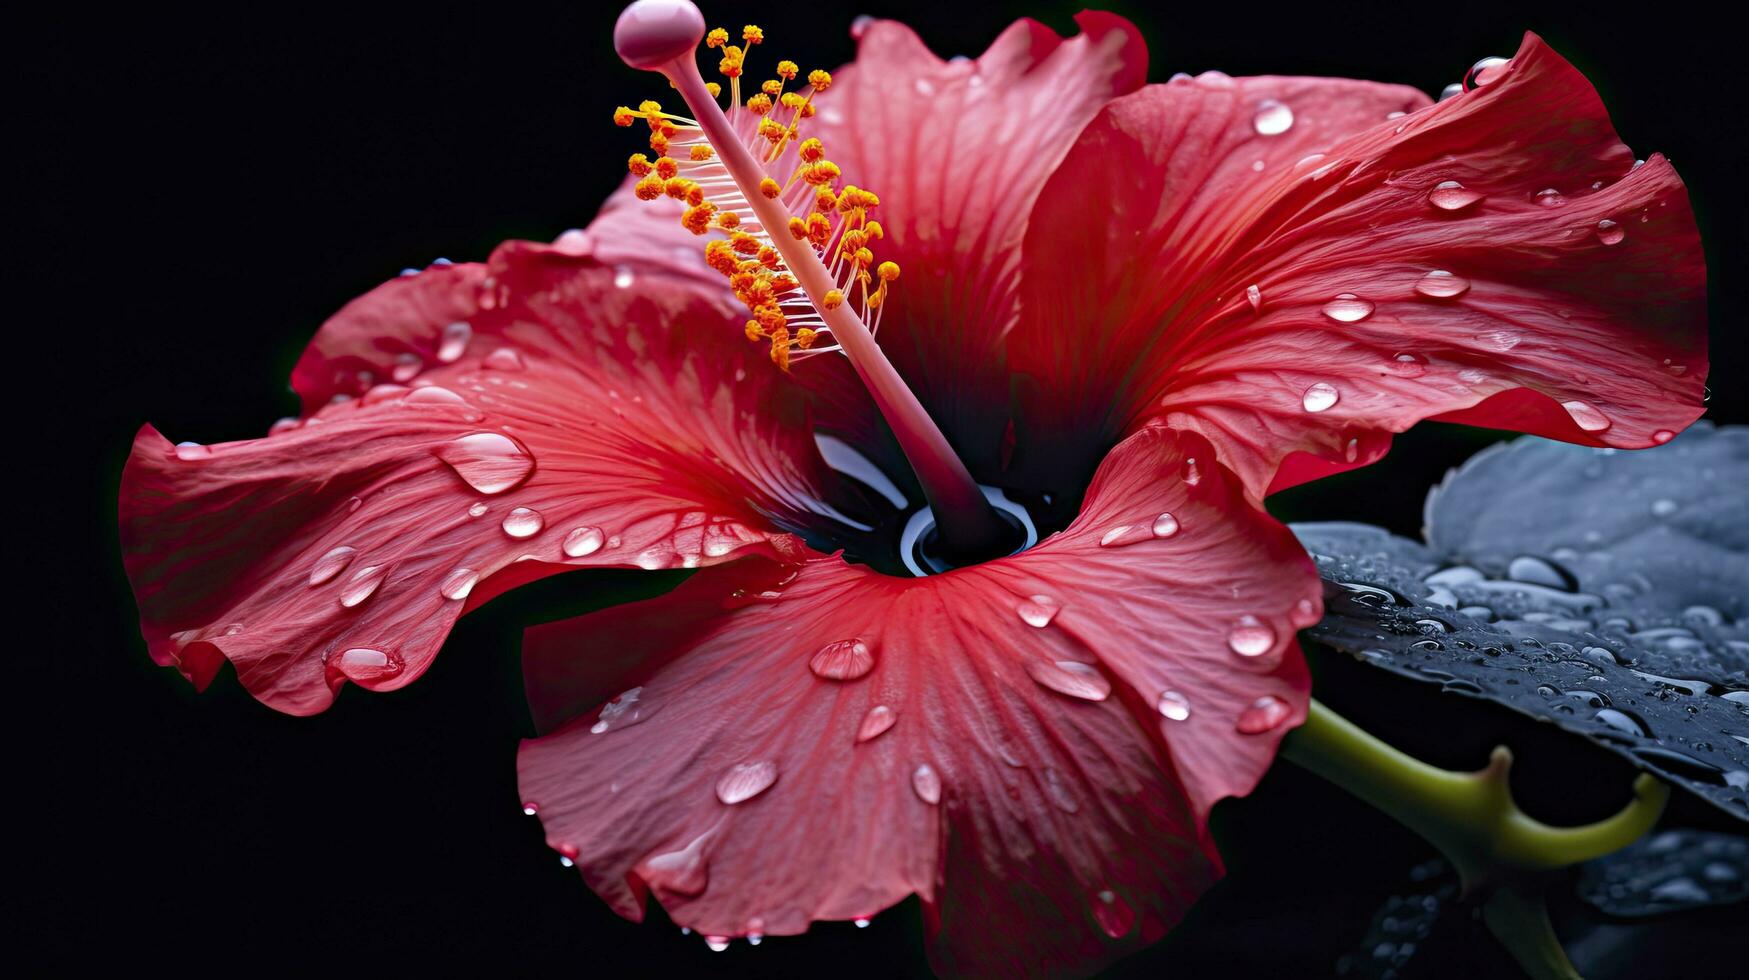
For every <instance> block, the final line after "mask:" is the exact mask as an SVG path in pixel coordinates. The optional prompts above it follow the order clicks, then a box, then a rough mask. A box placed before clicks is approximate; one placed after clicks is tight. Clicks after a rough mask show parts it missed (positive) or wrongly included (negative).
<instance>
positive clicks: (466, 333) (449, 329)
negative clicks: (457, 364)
mask: <svg viewBox="0 0 1749 980" xmlns="http://www.w3.org/2000/svg"><path fill="white" fill-rule="evenodd" d="M473 339H474V328H473V327H471V326H469V325H468V321H466V320H457V321H456V322H454V323H452V324H449V325H448V326H446V327H444V328H443V339H442V340H440V341H439V342H438V345H437V359H438V360H440V361H442V362H443V363H445V364H449V363H451V362H454V361H458V360H460V359H461V356H462V352H463V351H466V350H467V349H468V341H470V340H473Z"/></svg>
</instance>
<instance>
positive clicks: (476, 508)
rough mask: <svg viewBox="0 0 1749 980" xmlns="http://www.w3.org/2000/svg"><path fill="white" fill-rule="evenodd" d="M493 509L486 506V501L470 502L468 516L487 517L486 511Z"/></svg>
mask: <svg viewBox="0 0 1749 980" xmlns="http://www.w3.org/2000/svg"><path fill="white" fill-rule="evenodd" d="M491 509H492V508H490V507H488V506H486V505H485V504H484V503H475V504H470V505H469V506H468V516H469V517H485V516H486V511H488V510H491Z"/></svg>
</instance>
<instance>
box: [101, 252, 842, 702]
mask: <svg viewBox="0 0 1749 980" xmlns="http://www.w3.org/2000/svg"><path fill="white" fill-rule="evenodd" d="M627 277H630V279H629V281H628V278H627ZM470 297H472V298H473V299H472V301H470ZM448 324H461V325H462V326H460V327H459V328H457V327H448V326H447V325H448ZM446 336H447V340H446V339H445V338H446ZM409 351H418V352H420V354H421V355H423V356H422V362H423V363H424V364H427V365H429V367H427V368H425V369H424V370H423V371H422V372H421V373H420V374H418V376H417V377H416V378H407V379H406V380H408V381H409V382H410V383H411V385H413V387H400V386H394V385H386V386H379V387H375V388H372V389H370V390H369V391H368V392H367V393H365V394H363V395H362V396H360V397H357V398H352V399H350V400H344V401H339V402H336V403H333V404H330V405H329V406H328V407H326V408H324V409H322V410H321V411H320V412H318V413H317V414H316V415H314V416H313V417H311V418H310V419H308V420H307V421H306V422H304V423H303V424H302V425H300V426H297V427H294V428H291V429H289V430H287V431H281V432H279V433H278V434H275V435H273V436H270V437H268V438H266V439H258V440H252V441H248V442H238V443H229V444H225V445H219V446H214V447H210V448H208V447H184V448H175V447H172V446H171V445H170V443H169V442H168V441H167V440H165V439H164V438H163V437H162V436H160V435H158V433H157V432H156V431H154V430H152V429H151V428H150V427H148V428H147V429H145V430H143V431H142V432H141V434H140V436H139V438H138V439H137V440H136V442H135V446H134V452H133V455H132V457H131V458H130V460H129V462H128V466H127V469H126V471H125V472H124V474H123V478H122V490H121V518H122V540H123V547H124V552H125V557H126V563H127V568H128V574H129V577H130V579H131V580H132V582H133V585H134V590H135V595H136V597H137V599H138V601H139V605H140V613H141V628H142V630H143V631H144V633H145V635H146V637H147V640H148V643H149V645H150V647H151V650H152V653H153V656H154V657H155V658H157V659H158V660H159V662H160V663H167V664H168V663H175V664H179V665H180V666H181V667H182V669H183V670H184V672H185V673H187V674H188V675H189V676H190V678H191V679H193V680H195V681H196V683H198V684H202V685H204V684H205V683H206V682H208V681H209V680H210V679H211V677H212V675H213V674H214V673H215V672H216V670H217V669H218V667H219V665H220V663H221V659H220V656H221V655H222V656H223V657H225V658H229V659H230V660H231V661H232V662H233V663H235V665H236V667H237V671H238V676H239V678H240V680H241V681H242V682H243V684H244V685H245V686H246V687H247V688H248V689H249V690H250V691H251V692H252V693H254V694H255V695H256V696H257V697H259V698H261V699H262V700H263V701H266V702H267V703H269V704H271V705H273V706H274V707H276V708H279V709H281V710H284V711H288V712H292V713H298V714H303V713H310V712H314V711H319V710H321V709H322V708H324V707H326V706H327V705H328V704H329V703H330V702H331V701H332V700H333V696H334V692H335V690H337V689H338V687H339V685H340V684H341V683H343V682H344V681H345V680H352V681H355V682H357V683H359V684H361V685H363V686H365V687H367V688H371V689H373V690H387V689H392V688H396V687H400V686H402V685H403V684H406V683H408V682H409V681H411V680H412V679H413V678H414V677H417V676H418V675H419V674H420V673H421V672H423V671H424V669H425V668H426V666H427V665H428V664H429V663H430V661H431V658H432V657H433V655H434V654H435V653H436V650H437V648H438V646H439V644H440V643H441V642H442V640H443V637H444V635H445V634H446V633H447V632H448V631H449V627H450V624H451V623H452V622H454V620H455V619H456V617H457V616H459V615H460V614H461V613H462V612H463V611H464V610H466V609H470V608H473V607H475V606H478V605H479V604H480V603H482V602H484V601H485V600H486V599H488V598H490V597H491V596H493V595H496V594H497V593H498V592H501V591H502V590H503V589H504V588H507V587H509V586H511V585H514V584H516V583H518V582H522V581H527V580H529V579H531V578H535V577H539V576H541V575H545V574H550V573H552V572H555V571H562V570H563V569H565V568H566V567H570V566H582V565H619V566H632V565H635V566H639V567H644V568H663V567H678V566H687V567H690V566H693V565H698V564H711V563H715V562H720V561H725V560H728V559H729V558H731V557H735V556H738V555H744V554H747V553H764V554H776V553H786V552H787V551H788V549H789V548H790V547H791V545H790V543H789V538H788V535H785V534H782V533H780V531H779V530H778V529H779V528H780V527H794V526H796V524H797V523H799V522H800V521H802V520H804V519H805V518H806V517H807V516H808V515H809V514H810V508H816V507H818V506H819V505H818V504H814V503H813V501H814V500H816V499H818V497H819V494H820V490H819V487H820V486H821V485H822V483H821V480H822V479H824V478H823V477H821V476H820V475H819V474H820V473H821V472H822V471H823V468H820V467H819V466H818V462H817V461H818V456H817V454H816V453H815V451H814V447H813V444H812V442H811V440H810V439H809V436H808V433H807V430H806V428H805V427H804V426H801V425H799V424H797V413H798V412H799V409H798V408H797V406H796V404H795V402H796V399H797V396H796V395H795V394H794V393H793V386H791V385H789V384H788V382H787V381H785V380H784V379H783V378H782V376H781V374H780V373H779V372H777V371H776V369H775V368H773V367H772V365H771V364H770V363H769V361H768V360H767V359H766V358H765V357H764V355H763V352H762V351H761V350H760V349H759V348H757V347H756V346H754V345H750V344H747V343H746V342H745V341H744V340H743V338H742V336H741V331H740V327H739V319H738V318H737V317H735V316H734V315H733V314H732V313H731V312H730V311H729V309H728V308H727V306H726V305H724V304H722V303H721V302H719V301H718V300H717V299H716V297H715V296H714V295H712V296H703V295H701V294H700V293H698V292H697V291H696V290H694V289H692V288H691V287H689V286H687V285H686V283H685V280H682V279H678V278H675V277H673V276H671V275H667V274H664V273H660V272H651V271H649V270H648V268H641V271H636V272H633V271H631V270H630V269H628V268H623V267H622V268H620V269H618V270H617V271H616V270H615V269H613V268H604V267H603V266H601V265H600V264H599V263H598V262H596V261H595V260H594V259H592V258H579V257H576V256H572V255H566V254H563V253H561V252H560V251H557V250H554V249H549V248H546V247H545V246H534V245H527V244H517V243H512V244H509V245H506V246H504V247H503V248H501V249H500V250H499V252H498V253H497V254H496V255H495V256H494V257H493V259H492V261H491V263H490V265H489V266H485V267H482V266H467V267H455V268H452V269H448V270H437V271H432V272H427V273H424V274H421V275H420V276H418V277H416V278H409V279H402V280H396V281H394V282H391V283H388V284H386V285H385V286H383V287H381V288H380V289H378V290H376V291H375V292H373V293H371V294H370V295H368V296H366V297H364V298H362V299H360V300H358V301H356V302H355V303H353V304H351V305H350V306H348V307H347V308H346V309H345V310H343V311H342V312H341V314H340V315H339V316H337V317H336V318H335V319H334V320H333V321H331V322H330V323H329V324H328V325H327V326H325V327H324V328H323V331H322V333H321V334H320V335H319V336H318V337H317V339H316V341H315V342H314V343H313V344H312V345H311V349H310V351H309V353H308V354H306V356H305V357H304V359H303V361H301V362H300V364H299V367H298V373H297V379H298V382H299V384H300V387H301V389H302V390H303V391H304V393H305V395H306V396H307V397H315V396H319V395H320V393H322V392H324V391H326V390H329V388H330V387H331V386H332V385H333V384H334V383H336V382H339V381H344V380H345V379H346V378H348V377H355V376H356V374H357V372H358V371H366V370H368V371H370V372H372V373H377V374H379V376H380V372H382V371H383V370H385V369H387V370H392V369H393V368H392V365H394V364H395V363H396V359H397V358H398V357H399V356H400V355H401V354H404V353H407V352H409ZM354 383H356V381H355V382H354ZM774 536H775V537H776V539H777V540H776V541H775V542H774V540H773V539H774ZM345 549H350V550H345ZM527 558H533V559H534V560H532V561H524V560H523V559H527Z"/></svg>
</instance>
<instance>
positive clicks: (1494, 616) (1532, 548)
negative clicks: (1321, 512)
mask: <svg viewBox="0 0 1749 980" xmlns="http://www.w3.org/2000/svg"><path fill="white" fill-rule="evenodd" d="M1745 486H1749V429H1745V428H1727V429H1715V428H1713V427H1711V426H1706V425H1700V426H1696V427H1695V428H1693V429H1690V430H1689V431H1688V432H1687V433H1685V434H1684V435H1682V436H1680V437H1678V438H1677V439H1675V440H1674V441H1672V442H1670V443H1669V444H1668V445H1665V446H1662V447H1659V448H1657V449H1652V450H1645V451H1641V452H1631V453H1630V452H1614V451H1612V450H1596V449H1588V448H1584V447H1578V446H1569V445H1565V444H1561V443H1552V442H1547V441H1545V440H1540V439H1520V440H1518V441H1516V442H1513V443H1510V444H1508V445H1506V446H1504V447H1501V448H1497V449H1490V450H1488V451H1485V452H1483V453H1480V454H1478V455H1477V456H1476V457H1475V458H1474V459H1472V460H1471V461H1470V462H1468V463H1466V464H1465V465H1464V466H1462V467H1460V468H1459V469H1458V470H1456V471H1454V472H1453V473H1452V474H1451V475H1450V476H1449V477H1448V478H1447V479H1446V481H1445V482H1444V484H1443V485H1442V486H1440V487H1439V488H1438V489H1437V490H1436V491H1434V493H1433V494H1431V495H1430V497H1429V499H1428V505H1427V523H1428V532H1427V533H1428V538H1429V543H1428V544H1422V543H1420V542H1416V541H1411V540H1406V539H1403V538H1398V537H1395V536H1393V535H1391V534H1389V533H1388V532H1386V531H1384V530H1382V529H1379V528H1374V527H1368V526H1365V525H1358V524H1304V525H1297V526H1296V527H1295V528H1294V530H1295V533H1296V534H1298V535H1299V537H1300V540H1301V541H1302V542H1304V543H1305V545H1306V547H1307V548H1308V549H1309V550H1310V551H1311V552H1312V553H1313V556H1314V558H1315V559H1316V561H1317V563H1318V567H1319V570H1320V573H1321V574H1322V575H1323V577H1324V579H1325V592H1326V615H1325V618H1324V620H1323V622H1321V623H1319V624H1318V625H1317V626H1315V627H1313V628H1312V629H1310V630H1308V631H1306V634H1305V635H1306V636H1307V637H1309V638H1310V639H1312V640H1313V641H1315V642H1318V643H1321V644H1323V645H1325V646H1328V647H1331V648H1333V649H1336V650H1340V651H1343V652H1345V653H1348V654H1350V655H1352V656H1354V657H1356V658H1359V659H1361V660H1363V661H1364V662H1367V663H1370V664H1373V665H1375V666H1378V667H1382V668H1384V669H1387V670H1390V671H1393V672H1395V673H1397V674H1400V675H1403V676H1406V677H1412V678H1414V679H1416V680H1420V681H1424V682H1429V683H1438V684H1441V685H1442V686H1443V687H1444V688H1445V689H1446V690H1448V691H1451V692H1454V693H1458V694H1463V695H1467V696H1470V697H1477V698H1484V699H1487V700H1490V701H1494V702H1497V703H1500V704H1503V705H1506V706H1508V707H1510V708H1512V709H1514V710H1517V711H1519V712H1522V713H1524V714H1526V715H1529V716H1531V717H1533V718H1537V719H1539V720H1542V721H1546V722H1551V723H1553V724H1556V725H1559V726H1560V727H1562V728H1564V729H1567V730H1569V731H1572V732H1576V733H1578V734H1581V735H1584V736H1586V737H1588V738H1590V739H1592V740H1593V741H1594V742H1596V743H1598V744H1599V745H1602V746H1604V747H1606V748H1608V749H1609V750H1610V751H1612V752H1615V753H1617V754H1619V755H1621V756H1623V757H1625V758H1627V759H1628V760H1629V761H1630V762H1632V763H1633V764H1634V765H1636V766H1638V767H1640V768H1642V769H1647V770H1650V771H1653V772H1655V773H1657V774H1658V775H1660V776H1662V777H1664V778H1665V779H1668V780H1670V781H1671V782H1673V783H1675V784H1677V785H1681V786H1684V787H1686V788H1687V789H1689V790H1691V791H1692V792H1694V793H1696V794H1698V795H1699V796H1701V797H1703V798H1705V799H1707V800H1709V801H1710V802H1712V803H1714V804H1716V805H1717V806H1719V807H1721V808H1722V809H1724V810H1725V811H1726V812H1728V813H1730V814H1731V815H1733V816H1735V817H1737V818H1739V819H1749V620H1746V619H1745V615H1746V612H1749V610H1746V609H1745V604H1746V603H1749V497H1746V496H1745V494H1744V491H1743V487H1745Z"/></svg>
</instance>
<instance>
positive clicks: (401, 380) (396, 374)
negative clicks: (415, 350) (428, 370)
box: [389, 354, 425, 385]
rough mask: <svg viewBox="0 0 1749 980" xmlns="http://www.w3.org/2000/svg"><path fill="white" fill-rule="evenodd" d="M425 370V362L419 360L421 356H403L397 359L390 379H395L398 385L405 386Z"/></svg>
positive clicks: (390, 373)
mask: <svg viewBox="0 0 1749 980" xmlns="http://www.w3.org/2000/svg"><path fill="white" fill-rule="evenodd" d="M424 369H425V362H424V361H422V360H420V359H419V355H417V354H402V355H400V356H399V357H396V358H395V366H394V369H393V370H391V371H390V372H389V377H391V378H393V379H394V380H395V383H396V384H403V385H404V384H406V383H407V382H409V381H412V380H413V379H414V378H417V377H418V376H419V372H420V371H422V370H424Z"/></svg>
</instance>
